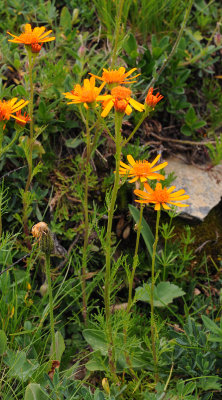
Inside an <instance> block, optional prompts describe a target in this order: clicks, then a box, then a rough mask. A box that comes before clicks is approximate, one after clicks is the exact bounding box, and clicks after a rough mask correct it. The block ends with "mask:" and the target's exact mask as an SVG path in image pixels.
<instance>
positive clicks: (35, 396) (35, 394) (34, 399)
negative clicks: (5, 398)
mask: <svg viewBox="0 0 222 400" xmlns="http://www.w3.org/2000/svg"><path fill="white" fill-rule="evenodd" d="M47 399H48V396H47V394H46V393H45V392H44V391H43V389H42V388H41V386H40V385H39V384H37V383H29V385H28V386H27V387H26V390H25V397H24V400H47Z"/></svg>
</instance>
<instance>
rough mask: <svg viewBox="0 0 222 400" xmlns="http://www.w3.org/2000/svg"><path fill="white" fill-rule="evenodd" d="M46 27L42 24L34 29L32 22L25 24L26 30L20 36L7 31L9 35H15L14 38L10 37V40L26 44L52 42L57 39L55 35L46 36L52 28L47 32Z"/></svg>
mask: <svg viewBox="0 0 222 400" xmlns="http://www.w3.org/2000/svg"><path fill="white" fill-rule="evenodd" d="M45 29H46V28H45V27H44V26H41V27H40V28H38V27H36V28H34V29H33V30H32V27H31V25H30V24H25V32H24V33H22V34H21V35H19V36H15V35H13V34H12V33H10V32H7V33H8V34H9V35H11V36H12V37H14V39H9V42H13V43H23V44H26V45H29V46H30V45H33V44H39V43H45V42H51V41H52V40H55V37H46V36H48V35H49V34H50V33H51V32H52V30H50V31H47V32H45Z"/></svg>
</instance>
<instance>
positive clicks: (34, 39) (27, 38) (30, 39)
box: [19, 32, 39, 44]
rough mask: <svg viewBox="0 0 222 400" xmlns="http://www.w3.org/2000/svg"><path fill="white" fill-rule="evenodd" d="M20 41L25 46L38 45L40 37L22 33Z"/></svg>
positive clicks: (31, 33) (30, 33)
mask: <svg viewBox="0 0 222 400" xmlns="http://www.w3.org/2000/svg"><path fill="white" fill-rule="evenodd" d="M19 39H20V40H21V42H23V43H25V44H32V43H38V39H39V36H38V35H36V34H35V33H33V32H29V33H22V34H21V35H20V36H19Z"/></svg>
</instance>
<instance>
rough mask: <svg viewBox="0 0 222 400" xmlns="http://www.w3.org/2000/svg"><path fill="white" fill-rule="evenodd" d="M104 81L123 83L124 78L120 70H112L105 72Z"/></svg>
mask: <svg viewBox="0 0 222 400" xmlns="http://www.w3.org/2000/svg"><path fill="white" fill-rule="evenodd" d="M102 79H103V80H104V81H106V82H107V83H121V82H123V81H124V76H123V74H121V73H120V72H119V70H118V69H111V71H104V72H103V74H102Z"/></svg>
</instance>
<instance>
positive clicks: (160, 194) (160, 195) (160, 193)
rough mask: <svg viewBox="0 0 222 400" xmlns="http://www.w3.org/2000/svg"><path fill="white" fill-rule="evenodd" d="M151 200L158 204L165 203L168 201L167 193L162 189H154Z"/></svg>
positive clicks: (165, 189)
mask: <svg viewBox="0 0 222 400" xmlns="http://www.w3.org/2000/svg"><path fill="white" fill-rule="evenodd" d="M153 199H154V200H156V201H157V202H158V203H167V201H168V200H169V193H168V192H167V188H163V189H159V190H158V189H155V191H154V192H153Z"/></svg>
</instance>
